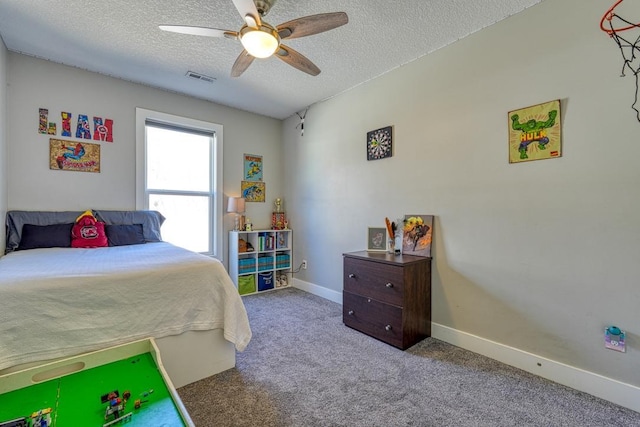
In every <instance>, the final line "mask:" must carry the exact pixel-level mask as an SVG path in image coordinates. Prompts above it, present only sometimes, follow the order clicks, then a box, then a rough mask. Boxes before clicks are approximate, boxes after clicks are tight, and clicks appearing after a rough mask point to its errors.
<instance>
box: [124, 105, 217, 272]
mask: <svg viewBox="0 0 640 427" xmlns="http://www.w3.org/2000/svg"><path fill="white" fill-rule="evenodd" d="M147 120H149V121H153V122H156V123H161V124H166V125H169V126H176V127H183V128H187V129H194V130H197V131H202V132H211V133H212V134H213V147H212V150H211V155H212V159H211V164H212V165H213V167H214V173H212V174H211V180H212V182H211V194H212V197H211V201H212V206H211V211H210V212H211V214H212V224H210V230H211V236H210V237H209V238H210V241H211V249H212V251H213V252H212V253H207V254H206V255H210V256H212V257H214V258H217V259H219V260H220V261H222V260H223V259H222V258H223V255H222V254H223V251H222V244H223V238H222V224H223V219H224V217H223V215H224V213H223V211H222V200H223V197H222V191H223V183H222V179H223V173H222V165H223V158H222V145H223V144H222V141H223V133H222V125H220V124H216V123H210V122H205V121H202V120H196V119H191V118H188V117H181V116H176V115H173V114H167V113H161V112H158V111H153V110H147V109H144V108H139V107H138V108H136V209H149V205H148V200H149V198H148V197H147V183H146V176H147V171H146V163H147V162H146V142H147V141H146V122H147Z"/></svg>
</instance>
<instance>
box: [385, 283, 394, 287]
mask: <svg viewBox="0 0 640 427" xmlns="http://www.w3.org/2000/svg"><path fill="white" fill-rule="evenodd" d="M385 286H386V287H387V288H393V283H387V284H386V285H385Z"/></svg>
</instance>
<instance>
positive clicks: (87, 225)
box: [71, 211, 109, 248]
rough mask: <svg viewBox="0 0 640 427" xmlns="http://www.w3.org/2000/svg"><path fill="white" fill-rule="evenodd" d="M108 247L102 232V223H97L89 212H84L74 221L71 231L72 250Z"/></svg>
mask: <svg viewBox="0 0 640 427" xmlns="http://www.w3.org/2000/svg"><path fill="white" fill-rule="evenodd" d="M105 246H109V241H108V240H107V235H106V233H105V232H104V222H99V221H97V220H96V218H95V217H94V216H93V213H92V212H91V211H86V212H84V213H83V214H82V215H80V216H79V217H78V218H77V219H76V223H75V224H73V228H72V229H71V247H72V248H101V247H105Z"/></svg>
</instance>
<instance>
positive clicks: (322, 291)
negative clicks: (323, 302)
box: [293, 278, 342, 305]
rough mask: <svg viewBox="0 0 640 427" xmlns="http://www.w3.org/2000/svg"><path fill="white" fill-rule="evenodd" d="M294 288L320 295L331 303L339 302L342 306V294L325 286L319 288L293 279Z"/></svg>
mask: <svg viewBox="0 0 640 427" xmlns="http://www.w3.org/2000/svg"><path fill="white" fill-rule="evenodd" d="M293 287H294V288H298V289H301V290H303V291H306V292H309V293H310V294H314V295H318V296H319V297H322V298H324V299H328V300H329V301H333V302H337V303H338V304H340V305H342V292H338V291H332V290H331V289H327V288H325V287H324V286H318V285H315V284H313V283H309V282H305V281H304V280H300V279H296V278H294V279H293Z"/></svg>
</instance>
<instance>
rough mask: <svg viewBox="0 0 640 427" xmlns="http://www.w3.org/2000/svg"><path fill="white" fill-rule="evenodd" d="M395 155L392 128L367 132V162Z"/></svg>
mask: <svg viewBox="0 0 640 427" xmlns="http://www.w3.org/2000/svg"><path fill="white" fill-rule="evenodd" d="M392 155H393V139H392V135H391V126H387V127H384V128H381V129H376V130H372V131H371V132H367V160H378V159H385V158H387V157H391V156H392Z"/></svg>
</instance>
